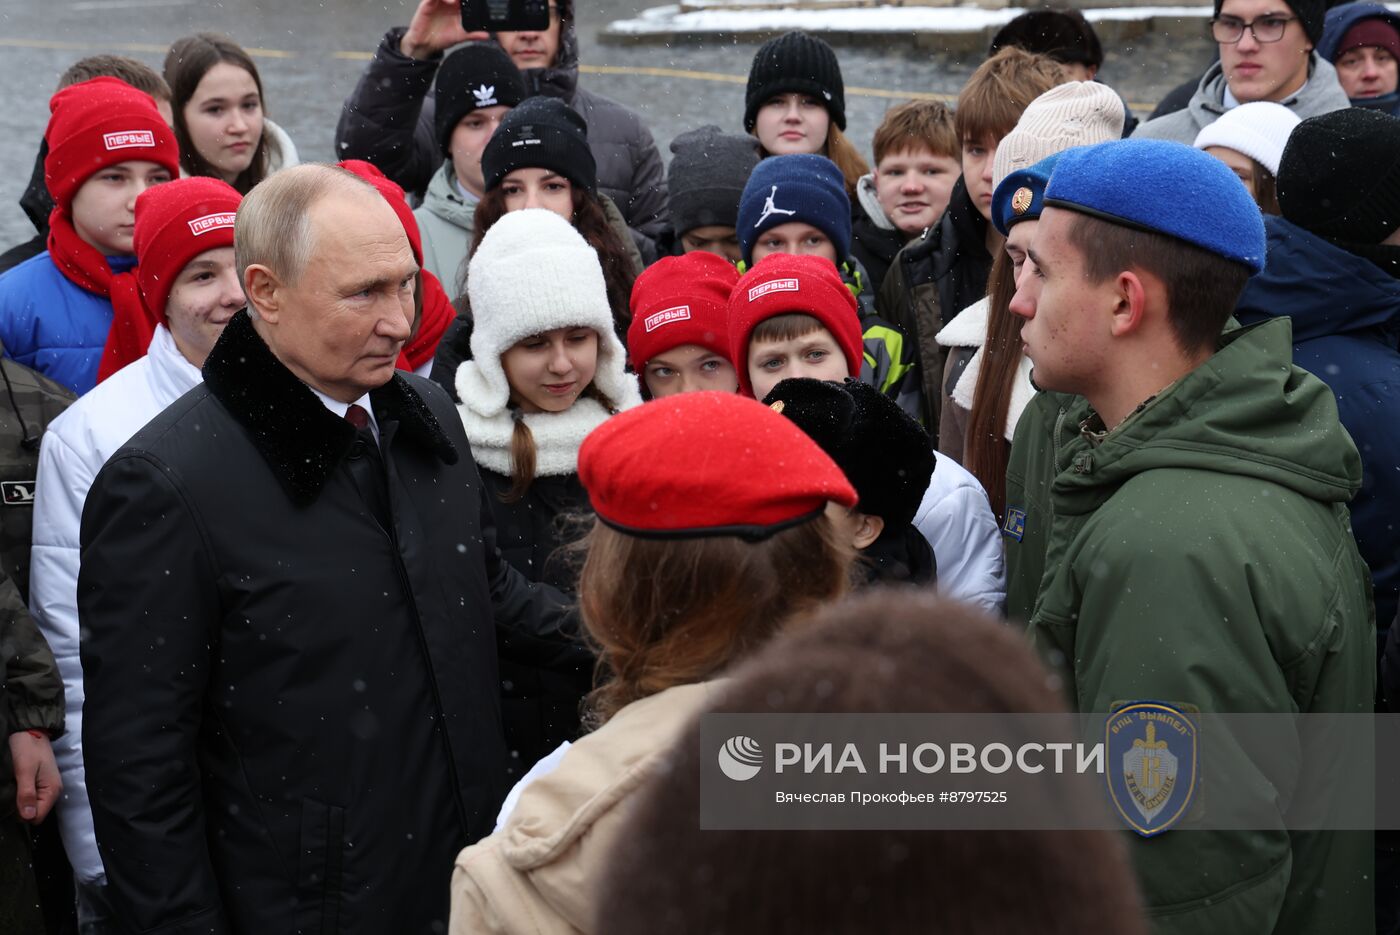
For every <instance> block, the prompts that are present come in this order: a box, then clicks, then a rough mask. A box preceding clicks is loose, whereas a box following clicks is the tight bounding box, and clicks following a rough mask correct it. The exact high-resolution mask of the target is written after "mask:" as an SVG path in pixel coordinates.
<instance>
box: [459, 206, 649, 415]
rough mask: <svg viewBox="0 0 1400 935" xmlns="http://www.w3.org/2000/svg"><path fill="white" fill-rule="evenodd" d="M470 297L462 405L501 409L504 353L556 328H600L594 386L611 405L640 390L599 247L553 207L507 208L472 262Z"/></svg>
mask: <svg viewBox="0 0 1400 935" xmlns="http://www.w3.org/2000/svg"><path fill="white" fill-rule="evenodd" d="M467 296H468V297H469V299H470V300H471V311H472V318H473V319H474V321H473V325H472V341H471V347H472V359H471V360H469V361H466V362H465V363H463V364H462V366H461V367H459V368H458V369H457V376H456V384H457V394H458V396H460V397H461V399H462V405H463V406H465V407H467V408H469V409H471V410H472V411H473V412H475V413H477V414H478V415H480V416H484V417H487V418H489V417H491V416H495V415H498V414H500V413H502V412H504V411H505V409H506V405H507V403H509V401H510V384H509V382H507V380H506V374H505V370H503V369H502V368H501V355H502V354H504V353H505V352H506V351H508V350H510V348H511V347H513V346H514V345H515V344H516V343H517V342H518V341H520V340H522V339H524V338H528V337H530V336H531V335H536V334H543V333H544V332H546V331H553V330H556V329H558V328H592V329H593V330H594V331H596V332H598V369H597V373H596V374H595V375H594V377H593V385H594V386H596V387H597V388H598V390H599V391H600V392H601V393H602V394H603V395H604V396H606V397H607V398H608V399H609V400H610V401H611V402H612V403H613V404H614V405H620V404H622V403H623V402H624V401H626V400H630V398H631V396H632V395H634V394H635V393H636V384H637V381H636V379H635V378H630V379H629V378H628V376H627V373H626V371H625V370H624V369H623V368H624V366H625V364H626V361H627V352H626V351H624V350H623V348H622V342H621V341H619V340H618V339H617V334H616V333H615V332H614V331H613V315H612V308H611V306H609V305H608V289H607V285H606V283H605V282H604V281H603V268H602V266H601V265H600V264H599V263H598V254H597V252H596V251H595V250H594V249H593V248H592V247H590V246H589V245H588V241H586V240H584V239H583V237H582V236H581V235H580V234H579V232H578V231H576V230H575V229H574V227H573V225H572V224H570V223H569V222H568V221H566V220H564V219H563V218H562V217H560V216H559V215H557V214H555V213H554V212H553V211H546V210H544V209H543V208H526V209H524V210H521V211H512V212H510V213H509V214H505V215H502V216H501V219H500V220H499V221H497V222H496V223H495V224H493V225H492V226H491V229H490V230H489V231H487V232H486V236H485V237H484V238H482V241H481V245H480V246H478V247H477V250H476V254H475V255H474V256H473V257H472V260H471V264H470V265H469V266H468V267H467Z"/></svg>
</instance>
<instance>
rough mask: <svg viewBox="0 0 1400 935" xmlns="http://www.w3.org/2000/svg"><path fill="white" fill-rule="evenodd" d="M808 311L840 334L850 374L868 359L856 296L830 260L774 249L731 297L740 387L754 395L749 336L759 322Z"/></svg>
mask: <svg viewBox="0 0 1400 935" xmlns="http://www.w3.org/2000/svg"><path fill="white" fill-rule="evenodd" d="M789 314H799V315H810V316H812V317H813V318H815V319H817V321H820V322H821V323H822V326H823V327H825V328H826V330H827V331H830V332H831V336H832V337H833V338H835V339H836V343H837V345H838V346H839V347H840V348H841V352H842V353H843V354H845V355H846V364H847V366H848V367H849V369H850V371H851V377H852V378H855V377H858V376H860V365H861V363H862V362H863V360H864V356H865V355H864V351H863V349H862V341H861V330H860V316H859V314H858V313H857V311H856V297H855V296H854V295H852V294H851V290H850V289H848V288H846V284H845V283H844V282H842V281H841V274H840V273H838V272H837V271H836V266H835V265H834V264H833V263H832V262H831V261H830V260H828V259H825V258H824V257H817V256H798V255H796V254H789V253H773V254H769V255H768V256H766V257H764V258H763V259H762V260H760V261H759V263H758V265H757V266H755V267H754V268H753V269H751V270H749V271H748V272H747V273H745V274H744V276H743V278H742V279H740V280H739V282H738V284H737V285H735V286H734V291H733V292H732V293H730V296H729V348H730V355H731V356H730V360H731V361H733V363H734V369H735V370H737V371H738V372H739V392H740V393H742V394H744V395H745V396H752V395H753V386H752V385H751V384H750V383H749V367H748V361H749V336H750V335H752V334H753V330H754V328H756V327H757V326H758V324H759V322H761V321H765V320H767V319H769V318H774V317H776V316H778V315H789Z"/></svg>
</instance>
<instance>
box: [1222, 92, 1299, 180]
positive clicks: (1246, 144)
mask: <svg viewBox="0 0 1400 935" xmlns="http://www.w3.org/2000/svg"><path fill="white" fill-rule="evenodd" d="M1302 122H1303V121H1302V120H1301V119H1300V118H1299V117H1298V115H1297V114H1295V113H1293V111H1291V110H1289V109H1288V108H1287V107H1284V106H1283V105H1282V104H1275V103H1273V102H1271V101H1251V102H1250V103H1248V104H1241V105H1240V106H1238V107H1235V108H1232V109H1230V110H1227V111H1225V113H1223V114H1221V115H1220V119H1219V120H1217V121H1215V122H1214V123H1212V124H1209V125H1207V126H1206V127H1204V128H1202V130H1201V132H1200V133H1198V134H1196V148H1197V149H1205V148H1206V147H1207V146H1222V147H1224V148H1225V149H1233V150H1234V151H1235V152H1237V153H1243V154H1244V155H1246V156H1248V157H1249V158H1250V159H1253V160H1254V161H1255V162H1257V163H1259V164H1260V165H1261V166H1263V167H1264V168H1266V169H1268V170H1269V174H1270V175H1278V163H1279V160H1280V159H1282V158H1283V148H1284V147H1285V146H1286V145H1288V137H1289V136H1291V135H1292V133H1293V128H1294V127H1296V126H1297V125H1298V124H1300V123H1302Z"/></svg>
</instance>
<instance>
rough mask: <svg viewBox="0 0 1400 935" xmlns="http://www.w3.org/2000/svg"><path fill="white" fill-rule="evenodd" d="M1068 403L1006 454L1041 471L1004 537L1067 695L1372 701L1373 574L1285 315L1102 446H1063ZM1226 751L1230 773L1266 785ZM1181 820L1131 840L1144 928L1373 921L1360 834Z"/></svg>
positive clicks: (1185, 704) (1249, 704) (1332, 418)
mask: <svg viewBox="0 0 1400 935" xmlns="http://www.w3.org/2000/svg"><path fill="white" fill-rule="evenodd" d="M1080 407H1082V403H1077V402H1075V401H1073V400H1069V399H1058V400H1057V399H1054V398H1052V397H1048V396H1047V397H1045V398H1044V400H1042V402H1041V403H1040V405H1039V407H1038V412H1039V416H1038V418H1039V420H1040V426H1041V429H1042V431H1043V430H1044V428H1045V426H1046V421H1047V420H1048V419H1049V418H1050V417H1051V415H1052V414H1053V417H1054V418H1053V422H1052V423H1051V426H1050V429H1051V430H1050V432H1049V433H1048V436H1047V437H1048V442H1047V441H1046V440H1045V439H1044V438H1042V439H1041V441H1040V442H1039V444H1036V445H1035V446H1034V447H1033V448H1031V449H1027V450H1023V451H1022V452H1020V457H1018V458H1016V459H1015V460H1016V470H1018V471H1026V472H1029V471H1033V470H1035V466H1036V464H1040V465H1041V466H1042V467H1043V466H1046V465H1048V466H1052V467H1053V468H1054V469H1055V470H1054V473H1053V474H1052V475H1051V476H1052V477H1053V479H1052V480H1051V482H1050V483H1049V486H1048V490H1037V489H1034V488H1035V484H1033V483H1031V484H1024V485H1019V486H1018V487H1017V488H1016V489H1015V491H1014V492H1013V490H1011V489H1008V495H1007V503H1008V513H1009V514H1010V510H1011V508H1012V507H1013V506H1016V507H1017V508H1018V509H1021V510H1023V511H1024V516H1023V517H1020V518H1018V519H1016V521H1017V522H1019V523H1021V524H1023V525H1024V530H1023V532H1022V536H1021V541H1020V543H1019V544H1018V545H1019V546H1020V547H1025V546H1026V544H1027V543H1026V540H1027V537H1028V536H1030V535H1031V534H1032V532H1034V535H1035V536H1037V537H1043V544H1042V543H1041V542H1037V543H1035V549H1036V550H1039V551H1040V552H1041V553H1042V554H1043V556H1044V559H1043V568H1044V570H1043V573H1042V574H1041V575H1040V580H1039V583H1038V588H1037V590H1038V592H1039V593H1038V595H1037V596H1036V598H1035V600H1034V602H1033V606H1032V609H1031V611H1030V614H1029V621H1030V622H1029V631H1028V632H1029V636H1030V639H1031V641H1032V643H1033V644H1034V645H1035V646H1036V647H1037V648H1038V649H1040V650H1041V652H1042V654H1043V655H1044V656H1045V657H1046V658H1047V659H1048V660H1049V661H1050V662H1052V664H1056V665H1058V666H1059V667H1060V669H1061V671H1062V672H1063V676H1064V679H1065V685H1066V689H1067V691H1068V694H1069V696H1070V698H1071V701H1072V703H1073V704H1074V705H1075V707H1076V708H1077V709H1078V710H1080V711H1084V712H1105V713H1106V712H1108V711H1110V710H1113V709H1114V708H1116V707H1117V706H1118V705H1120V704H1122V703H1123V702H1127V701H1138V700H1155V701H1164V702H1168V703H1172V704H1175V705H1177V706H1179V707H1182V708H1183V709H1196V710H1199V711H1201V712H1206V713H1269V712H1277V713H1323V712H1334V713H1335V712H1343V713H1358V714H1359V713H1366V712H1368V711H1370V710H1371V707H1372V703H1373V698H1374V692H1375V687H1374V682H1375V635H1374V634H1375V622H1374V619H1373V609H1372V605H1371V595H1370V584H1369V581H1370V576H1369V574H1368V572H1367V569H1366V566H1365V564H1364V563H1363V562H1362V561H1361V557H1360V555H1359V554H1358V552H1357V549H1356V543H1355V541H1354V539H1353V537H1352V534H1351V526H1350V519H1349V515H1348V512H1347V507H1346V503H1347V501H1349V500H1350V499H1351V497H1352V496H1353V495H1354V494H1355V492H1356V491H1357V490H1358V489H1359V487H1360V484H1361V463H1360V457H1359V455H1358V454H1357V451H1356V447H1355V445H1354V444H1353V443H1352V441H1351V438H1350V437H1349V436H1348V435H1347V433H1346V431H1345V430H1344V429H1343V428H1342V426H1341V423H1340V422H1339V421H1338V416H1337V406H1336V400H1335V397H1333V395H1332V393H1331V391H1330V390H1329V389H1328V388H1327V387H1326V386H1325V385H1324V384H1323V383H1322V382H1321V381H1319V380H1318V379H1317V378H1316V377H1313V376H1312V375H1311V374H1308V373H1307V372H1306V371H1303V370H1301V369H1299V368H1297V367H1295V366H1293V365H1292V348H1291V328H1290V323H1289V321H1288V320H1287V319H1277V320H1273V321H1269V322H1266V323H1263V324H1260V325H1257V326H1254V327H1251V328H1243V329H1237V330H1233V331H1230V332H1227V333H1226V334H1225V335H1223V336H1222V339H1221V345H1220V347H1219V349H1218V350H1217V352H1216V353H1215V355H1214V356H1212V357H1211V358H1210V359H1208V360H1207V361H1206V362H1205V363H1203V364H1202V365H1201V366H1199V367H1197V368H1196V369H1195V370H1193V371H1192V372H1190V373H1189V374H1187V375H1186V376H1184V377H1182V378H1181V379H1180V380H1178V381H1176V382H1175V383H1174V384H1172V385H1171V386H1169V387H1168V388H1167V389H1165V390H1163V391H1162V393H1160V394H1159V395H1158V396H1157V397H1156V398H1155V399H1154V400H1153V401H1152V402H1151V403H1150V404H1149V405H1147V406H1146V407H1145V408H1144V409H1142V410H1141V411H1140V412H1139V413H1136V414H1135V415H1133V416H1132V417H1130V418H1129V419H1128V420H1126V421H1125V422H1124V423H1123V424H1122V425H1120V426H1118V427H1117V428H1116V429H1115V430H1114V431H1112V432H1110V433H1108V434H1107V436H1106V437H1104V438H1103V439H1102V441H1100V442H1098V443H1097V444H1090V442H1089V441H1088V440H1086V439H1084V438H1079V439H1077V440H1073V441H1069V440H1067V437H1066V435H1067V431H1068V427H1067V423H1068V422H1069V421H1070V419H1071V418H1072V417H1074V416H1077V415H1078V414H1079V413H1080V411H1082V410H1081V408H1080ZM1022 426H1023V427H1026V426H1025V422H1024V420H1023V423H1022ZM1026 429H1027V431H1028V432H1029V431H1032V430H1033V429H1034V426H1030V427H1026ZM1023 440H1024V441H1027V442H1029V441H1030V439H1029V438H1027V439H1023V438H1022V435H1021V432H1020V431H1019V430H1018V433H1017V439H1016V442H1017V444H1018V445H1019V444H1021V443H1022V441H1023ZM1026 477H1030V478H1031V479H1032V480H1033V479H1034V475H1031V474H1029V473H1027V474H1023V475H1022V479H1023V480H1024V479H1025V478H1026ZM1008 486H1009V487H1010V485H1008ZM1018 504H1019V506H1017V505H1018ZM1012 519H1013V517H1011V516H1010V515H1009V516H1008V525H1009V524H1010V523H1011V522H1012ZM1012 551H1013V552H1014V549H1013V550H1012ZM1031 551H1032V550H1031V549H1027V553H1028V555H1029V553H1030V552H1031ZM1025 557H1027V556H1022V558H1025ZM1028 564H1029V563H1026V562H1022V563H1021V564H1020V566H1019V568H1018V571H1019V572H1021V573H1022V577H1021V580H1019V581H1018V582H1017V587H1018V588H1019V590H1018V596H1017V604H1016V610H1017V612H1020V611H1022V610H1023V609H1024V606H1025V601H1026V594H1027V589H1026V582H1028V581H1029V580H1030V579H1031V578H1032V577H1034V572H1032V571H1030V570H1029V569H1028V567H1027V566H1028ZM1242 760H1243V763H1242V765H1241V766H1240V769H1239V771H1238V774H1237V775H1234V776H1231V777H1228V781H1230V782H1231V783H1253V784H1259V785H1261V787H1262V784H1263V782H1264V780H1263V778H1262V776H1261V775H1259V774H1258V772H1257V770H1255V769H1254V768H1253V765H1252V764H1250V763H1249V762H1248V760H1247V758H1242ZM1207 781H1209V780H1207ZM1214 781H1215V782H1220V781H1221V778H1220V777H1215V778H1214ZM1261 791H1266V790H1263V789H1262V788H1261ZM1191 821H1192V819H1191V817H1190V816H1189V815H1188V816H1187V818H1186V819H1185V820H1184V821H1183V823H1182V824H1181V825H1179V826H1177V827H1176V828H1174V829H1173V830H1170V831H1167V832H1166V833H1164V834H1161V835H1160V836H1157V837H1152V838H1139V837H1137V836H1136V835H1130V839H1131V841H1132V845H1131V846H1132V849H1133V857H1134V860H1135V863H1136V864H1137V867H1138V870H1139V877H1140V879H1141V881H1142V886H1143V891H1144V896H1145V898H1146V902H1147V905H1148V909H1149V913H1150V915H1151V917H1152V919H1153V922H1154V925H1155V929H1156V931H1157V932H1159V933H1173V935H1175V933H1181V935H1186V933H1192V935H1201V933H1234V932H1271V933H1298V935H1304V933H1307V935H1318V933H1351V932H1364V931H1367V930H1370V929H1372V928H1373V923H1372V921H1371V913H1372V911H1373V910H1372V898H1373V895H1372V882H1371V875H1372V872H1373V871H1372V836H1371V835H1370V833H1336V832H1314V833H1308V834H1300V833H1291V832H1289V831H1287V830H1285V828H1284V826H1283V819H1282V815H1281V814H1280V815H1279V816H1278V820H1277V821H1276V822H1275V823H1274V825H1273V827H1269V828H1264V829H1261V830H1259V831H1255V832H1213V831H1199V830H1192V829H1191V828H1190V824H1191Z"/></svg>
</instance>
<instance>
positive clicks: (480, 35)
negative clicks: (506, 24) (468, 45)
mask: <svg viewBox="0 0 1400 935" xmlns="http://www.w3.org/2000/svg"><path fill="white" fill-rule="evenodd" d="M546 15H548V14H546ZM464 16H465V12H464V11H463V9H462V5H461V3H460V0H421V2H420V3H419V4H418V9H416V10H414V11H413V19H411V20H409V23H408V29H407V30H406V31H405V32H404V34H403V39H401V40H399V51H400V52H402V53H403V54H404V55H407V56H408V57H409V58H416V59H419V60H420V61H421V60H422V59H426V58H431V57H432V56H434V55H437V54H438V53H439V52H443V51H445V50H447V49H450V48H452V47H453V46H454V45H457V44H458V43H462V42H470V41H473V40H478V41H479V40H483V39H489V38H491V36H490V34H489V33H487V32H468V31H467V30H466V29H464V28H463V27H462V22H463V19H464Z"/></svg>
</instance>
